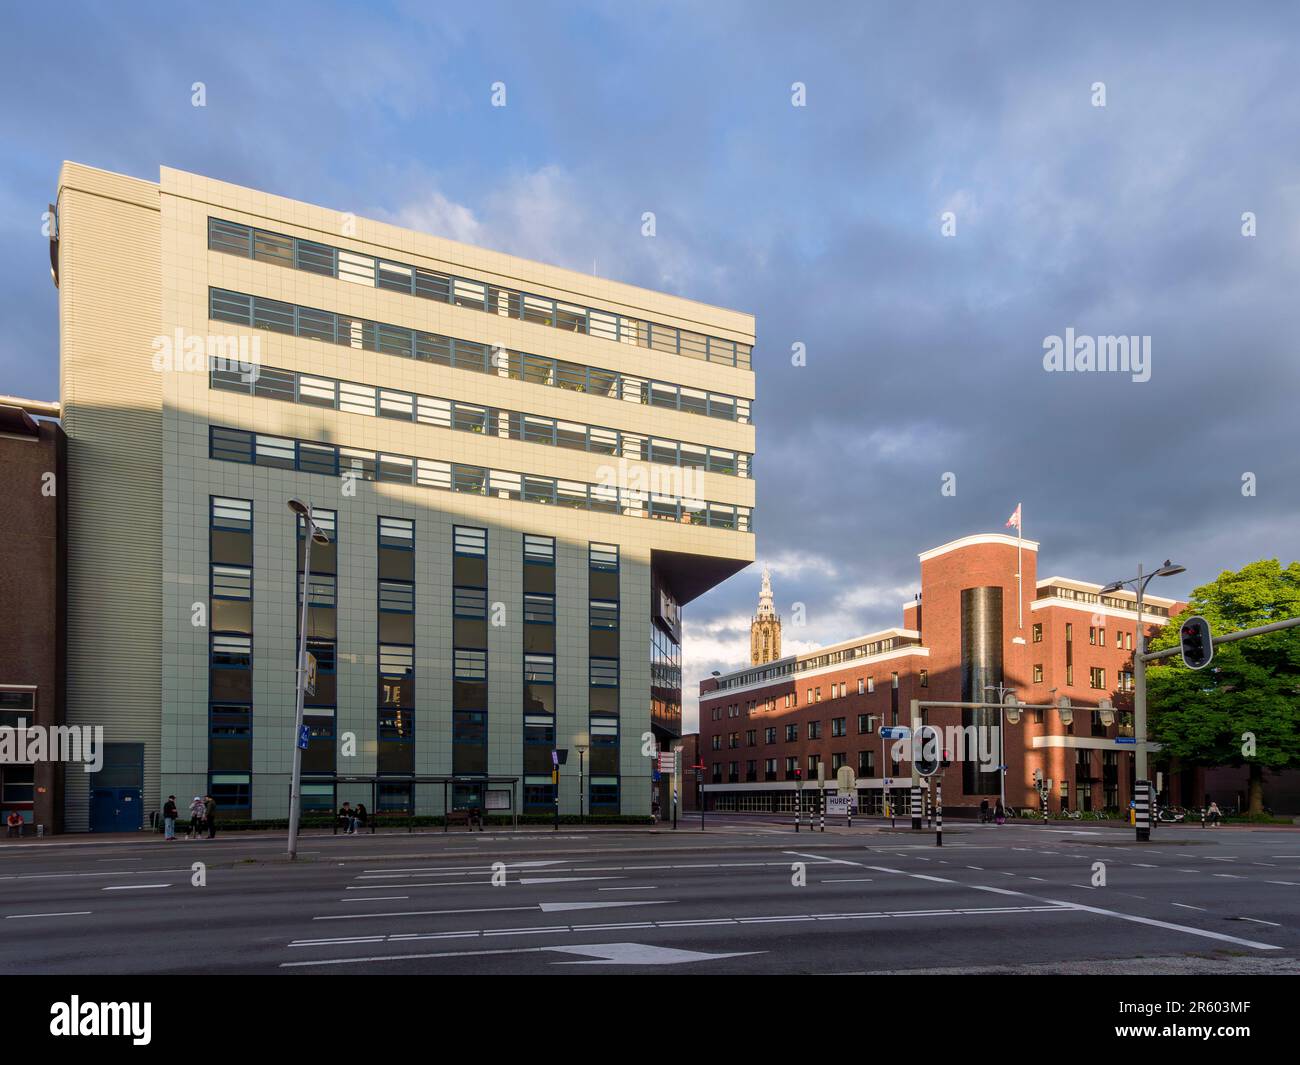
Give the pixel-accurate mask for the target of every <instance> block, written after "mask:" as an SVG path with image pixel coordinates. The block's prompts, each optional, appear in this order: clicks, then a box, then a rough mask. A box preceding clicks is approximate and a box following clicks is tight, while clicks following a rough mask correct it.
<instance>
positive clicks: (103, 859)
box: [95, 858, 144, 862]
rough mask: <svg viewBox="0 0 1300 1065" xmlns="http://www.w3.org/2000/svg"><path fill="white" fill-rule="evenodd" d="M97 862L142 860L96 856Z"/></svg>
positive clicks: (139, 859)
mask: <svg viewBox="0 0 1300 1065" xmlns="http://www.w3.org/2000/svg"><path fill="white" fill-rule="evenodd" d="M95 861H97V862H142V861H144V859H143V858H96V859H95Z"/></svg>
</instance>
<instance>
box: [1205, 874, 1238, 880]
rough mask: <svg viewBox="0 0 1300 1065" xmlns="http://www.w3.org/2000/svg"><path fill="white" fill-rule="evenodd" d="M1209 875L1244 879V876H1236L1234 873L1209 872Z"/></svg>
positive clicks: (1227, 878)
mask: <svg viewBox="0 0 1300 1065" xmlns="http://www.w3.org/2000/svg"><path fill="white" fill-rule="evenodd" d="M1210 876H1217V877H1220V878H1222V879H1224V880H1245V879H1246V878H1245V877H1244V876H1238V875H1237V874H1236V873H1211V874H1210Z"/></svg>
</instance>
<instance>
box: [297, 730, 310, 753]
mask: <svg viewBox="0 0 1300 1065" xmlns="http://www.w3.org/2000/svg"><path fill="white" fill-rule="evenodd" d="M310 745H311V726H310V725H303V726H302V727H301V728H300V729H299V730H298V749H299V750H300V751H305V750H306V749H307V748H308V747H309V746H310Z"/></svg>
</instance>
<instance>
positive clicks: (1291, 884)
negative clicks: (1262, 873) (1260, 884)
mask: <svg viewBox="0 0 1300 1065" xmlns="http://www.w3.org/2000/svg"><path fill="white" fill-rule="evenodd" d="M1264 883H1266V884H1281V885H1283V886H1285V887H1300V884H1297V883H1296V882H1295V881H1294V880H1265V881H1264Z"/></svg>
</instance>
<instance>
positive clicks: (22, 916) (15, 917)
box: [5, 910, 91, 921]
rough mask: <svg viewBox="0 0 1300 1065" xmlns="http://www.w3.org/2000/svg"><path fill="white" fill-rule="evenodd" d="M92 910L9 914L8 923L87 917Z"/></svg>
mask: <svg viewBox="0 0 1300 1065" xmlns="http://www.w3.org/2000/svg"><path fill="white" fill-rule="evenodd" d="M90 912H91V911H90V910H66V911H64V912H63V913H7V914H5V920H6V921H21V920H24V919H26V918H28V917H85V916H86V915H87V914H89V913H90Z"/></svg>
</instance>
